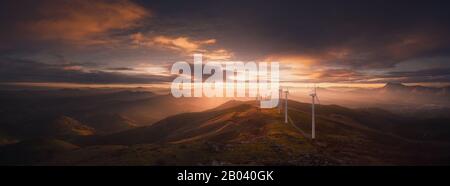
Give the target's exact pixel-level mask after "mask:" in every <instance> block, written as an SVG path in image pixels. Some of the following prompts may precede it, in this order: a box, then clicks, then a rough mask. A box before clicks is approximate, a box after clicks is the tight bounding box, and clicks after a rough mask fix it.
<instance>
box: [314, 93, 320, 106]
mask: <svg viewBox="0 0 450 186" xmlns="http://www.w3.org/2000/svg"><path fill="white" fill-rule="evenodd" d="M315 97H316V100H317V102H318V103H319V105H320V100H319V96H318V95H317V94H316V96H315Z"/></svg>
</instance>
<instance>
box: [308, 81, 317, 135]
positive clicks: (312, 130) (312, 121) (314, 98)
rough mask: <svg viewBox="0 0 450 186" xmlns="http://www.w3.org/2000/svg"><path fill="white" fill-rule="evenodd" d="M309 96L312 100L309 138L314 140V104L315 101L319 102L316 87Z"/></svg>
mask: <svg viewBox="0 0 450 186" xmlns="http://www.w3.org/2000/svg"><path fill="white" fill-rule="evenodd" d="M309 95H310V96H311V99H312V103H311V105H312V120H311V125H312V127H311V128H312V129H311V138H312V139H315V138H316V115H315V109H314V107H315V104H316V100H317V102H319V104H320V101H319V97H318V96H317V92H316V85H314V89H313V93H311V94H309Z"/></svg>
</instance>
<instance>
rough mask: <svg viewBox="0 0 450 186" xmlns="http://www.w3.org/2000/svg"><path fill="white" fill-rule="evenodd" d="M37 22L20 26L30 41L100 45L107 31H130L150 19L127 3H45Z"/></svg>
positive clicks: (77, 0) (73, 0)
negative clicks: (29, 35)
mask: <svg viewBox="0 0 450 186" xmlns="http://www.w3.org/2000/svg"><path fill="white" fill-rule="evenodd" d="M37 9H38V11H37V14H38V15H36V17H37V19H34V20H31V21H27V22H22V23H20V24H19V26H20V27H21V28H22V29H24V30H26V31H28V32H30V33H31V34H32V35H33V37H34V38H33V39H41V40H64V41H75V42H83V43H91V44H96V43H102V42H105V41H104V40H101V39H95V38H100V37H101V36H103V34H105V33H106V32H108V31H111V30H118V29H129V28H133V27H134V26H136V25H137V23H138V21H139V20H141V19H142V18H144V17H147V16H149V15H150V13H149V12H148V11H147V10H146V9H144V8H143V7H141V6H139V5H137V4H135V3H132V2H130V1H127V0H119V1H103V0H93V1H84V0H71V1H44V2H43V3H42V4H41V5H40V6H39V7H38V8H37Z"/></svg>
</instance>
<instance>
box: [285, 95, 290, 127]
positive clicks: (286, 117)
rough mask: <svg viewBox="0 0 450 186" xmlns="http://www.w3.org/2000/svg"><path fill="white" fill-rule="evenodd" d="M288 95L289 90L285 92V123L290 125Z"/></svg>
mask: <svg viewBox="0 0 450 186" xmlns="http://www.w3.org/2000/svg"><path fill="white" fill-rule="evenodd" d="M288 94H289V90H288V89H286V91H284V123H288V105H287V103H288Z"/></svg>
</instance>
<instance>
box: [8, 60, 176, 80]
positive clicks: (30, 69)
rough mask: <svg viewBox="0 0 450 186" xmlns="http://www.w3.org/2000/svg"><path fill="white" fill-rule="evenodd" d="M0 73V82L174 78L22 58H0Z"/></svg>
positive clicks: (171, 78)
mask: <svg viewBox="0 0 450 186" xmlns="http://www.w3.org/2000/svg"><path fill="white" fill-rule="evenodd" d="M0 74H1V76H0V82H70V83H92V84H96V83H162V82H170V81H172V80H173V78H174V77H172V76H156V75H128V74H122V73H112V72H104V71H101V70H83V67H82V66H77V65H64V66H61V65H49V64H44V63H40V62H36V61H32V60H22V59H0Z"/></svg>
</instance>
